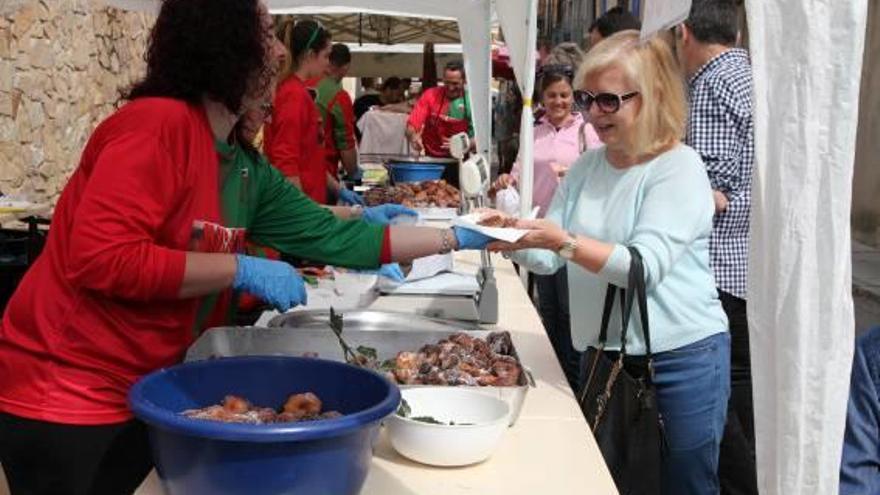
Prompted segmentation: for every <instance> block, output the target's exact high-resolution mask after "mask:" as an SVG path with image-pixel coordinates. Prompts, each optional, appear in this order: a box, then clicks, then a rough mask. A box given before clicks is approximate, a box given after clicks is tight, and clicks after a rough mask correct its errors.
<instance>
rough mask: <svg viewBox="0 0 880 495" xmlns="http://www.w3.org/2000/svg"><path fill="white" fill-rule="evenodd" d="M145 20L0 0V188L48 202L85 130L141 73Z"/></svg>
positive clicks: (80, 1) (61, 4)
mask: <svg viewBox="0 0 880 495" xmlns="http://www.w3.org/2000/svg"><path fill="white" fill-rule="evenodd" d="M151 25H152V18H151V17H150V16H148V15H145V14H139V13H129V12H122V11H119V10H116V9H112V8H108V7H105V6H103V5H101V4H100V3H92V2H90V1H88V0H40V1H36V0H29V1H26V2H22V1H17V0H0V191H3V192H4V193H7V194H9V193H15V192H22V191H24V192H27V193H28V194H29V195H31V196H32V197H33V198H32V200H38V201H49V202H51V203H53V204H54V201H55V200H56V199H57V196H58V194H59V192H60V190H61V188H62V187H63V186H64V184H65V183H66V181H67V179H68V177H69V175H70V173H71V171H72V170H73V169H74V167H75V166H76V164H77V162H78V161H79V156H80V153H81V151H82V148H83V146H84V145H85V142H86V140H87V139H88V136H89V134H90V133H91V131H92V129H94V127H95V126H96V124H97V123H98V122H100V120H101V119H102V118H104V117H105V116H107V115H108V114H109V113H110V112H111V111H112V110H113V109H114V107H115V105H116V102H117V101H118V100H119V94H120V91H122V90H124V89H125V88H127V87H128V86H129V85H130V84H131V83H132V82H133V81H134V80H136V79H137V78H139V77H140V76H141V75H142V73H143V67H144V60H143V54H144V50H145V47H146V42H147V41H146V40H147V37H148V35H149V28H150V26H151Z"/></svg>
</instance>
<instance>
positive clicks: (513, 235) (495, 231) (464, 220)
mask: <svg viewBox="0 0 880 495" xmlns="http://www.w3.org/2000/svg"><path fill="white" fill-rule="evenodd" d="M481 218H482V215H481V214H480V213H470V214H468V215H463V216H460V217H456V218H454V219H453V220H452V224H453V225H457V226H459V227H463V228H466V229H470V230H475V231H477V232H479V233H481V234H484V235H487V236H489V237H491V238H493V239H498V240H502V241H507V242H516V241H518V240H520V239H521V238H522V236H524V235H526V234H527V233H528V232H529V231H528V230H525V229H512V228H504V227H485V226H483V225H480V224H478V223H477V222H479V220H480V219H481Z"/></svg>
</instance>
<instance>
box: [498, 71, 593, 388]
mask: <svg viewBox="0 0 880 495" xmlns="http://www.w3.org/2000/svg"><path fill="white" fill-rule="evenodd" d="M573 70H574V69H573V68H572V66H571V65H545V66H544V67H543V68H542V70H541V74H540V77H541V86H540V94H541V104H542V106H543V109H544V113H543V115H542V116H541V117H540V118H539V119H538V121H537V122H536V123H535V145H534V148H533V149H534V162H533V163H534V171H535V176H534V203H535V205H536V206H538V207H539V211H538V216H539V217H541V218H543V217H544V215H545V214H546V213H547V207H548V206H550V200H551V199H552V198H553V193H555V192H556V187H557V186H559V182H560V180H561V178H562V177H563V176H564V175H565V173H566V172H567V171H568V169H569V167H570V166H571V164H572V163H574V161H575V160H576V159H577V158H578V156H580V155H581V154H582V153H583V152H584V151H586V150H587V149H593V148H596V147H598V146H600V145H601V144H602V142H601V141H599V138H598V137H597V136H596V131H594V130H593V126H592V125H590V124H589V123H588V122H587V121H586V120H585V119H584V117H583V115H581V113H580V112H578V111H576V110H575V107H574V105H573V101H574V97H573V93H574V89H573V87H572V79H573V77H574V73H573ZM521 166H522V164H521V163H520V161H519V160H517V161H516V163H514V165H513V170H512V171H511V173H510V174H502V175H500V176H498V179H497V180H496V181H495V183H494V184H493V185H492V189H491V190H490V194H495V193H496V192H497V191H501V190H503V189H505V188H507V187H511V186H516V184H517V181H518V180H519V176H520V170H521ZM565 272H566V271H565V269H564V268H563V269H561V270H559V271H558V272H557V273H555V274H552V275H537V276H536V278H535V283H536V284H537V287H538V311H539V313H540V314H541V322H542V323H543V324H544V329H545V330H546V331H547V336H548V338H549V339H550V343H551V344H552V345H553V350H554V351H556V357H557V358H558V359H559V362H560V363H561V364H562V369H563V370H564V371H565V376H566V378H568V381H569V383H570V384H571V386H572V388H576V386H577V377H578V359H579V353H577V352H575V350H574V348H572V346H571V331H570V330H569V310H568V289H567V284H568V282H567V278H566V273H565Z"/></svg>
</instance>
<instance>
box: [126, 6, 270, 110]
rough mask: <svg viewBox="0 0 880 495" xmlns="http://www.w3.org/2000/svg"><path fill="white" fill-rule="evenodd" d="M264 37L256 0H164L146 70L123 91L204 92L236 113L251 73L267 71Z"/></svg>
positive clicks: (184, 96) (192, 98)
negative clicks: (140, 77)
mask: <svg viewBox="0 0 880 495" xmlns="http://www.w3.org/2000/svg"><path fill="white" fill-rule="evenodd" d="M265 39H266V31H265V27H264V26H263V24H262V19H261V10H260V2H259V0H163V1H162V8H161V10H160V11H159V17H158V18H157V19H156V24H155V26H153V30H152V32H151V33H150V41H149V47H148V49H147V53H146V57H145V58H146V62H147V74H146V76H145V77H144V78H143V79H142V80H141V81H139V82H137V83H135V84H134V86H133V87H132V88H131V89H130V90H129V92H128V94H127V95H125V97H126V98H127V99H130V100H131V99H135V98H141V97H146V96H165V97H170V98H177V99H180V100H184V101H187V102H189V103H194V104H198V103H200V102H201V99H202V97H204V96H207V97H208V98H210V99H212V100H215V101H217V102H220V103H223V104H224V105H225V106H226V108H228V109H229V111H231V112H233V113H236V114H237V113H239V111H240V110H241V105H242V99H243V98H244V97H245V95H246V94H247V92H248V89H249V84H250V83H251V81H252V80H253V76H254V75H255V74H264V75H265V76H266V77H270V69H269V68H268V67H267V62H266V61H267V60H268V56H267V53H266V52H267V50H268V48H267V46H266V43H265Z"/></svg>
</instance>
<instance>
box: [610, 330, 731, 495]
mask: <svg viewBox="0 0 880 495" xmlns="http://www.w3.org/2000/svg"><path fill="white" fill-rule="evenodd" d="M640 357H641V356H635V359H634V360H633V361H635V362H638V361H639V358H640ZM642 361H644V360H642ZM626 368H627V371H628V372H630V373H631V374H638V371H636V370H637V369H638V368H642V366H638V365H636V366H630V365H629V363H628V364H627V366H626ZM642 369H643V368H642ZM654 385H655V387H656V391H657V406H658V408H659V410H660V414H661V415H662V417H663V424H664V426H665V430H666V443H667V445H668V447H669V448H668V450H667V452H666V455H665V456H664V458H663V466H662V471H661V483H662V493H663V494H664V495H710V494H711V495H716V494H718V493H719V491H720V487H719V483H718V454H719V446H720V444H721V436H722V434H723V433H724V423H725V420H726V418H727V401H728V399H729V397H730V334H728V333H727V332H724V333H719V334H716V335H712V336H711V337H706V338H705V339H703V340H700V341H697V342H694V343H693V344H689V345H686V346H684V347H680V348H678V349H674V350H671V351H666V352H661V353H659V354H654Z"/></svg>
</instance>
